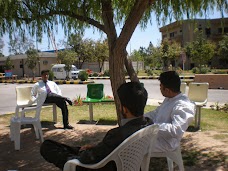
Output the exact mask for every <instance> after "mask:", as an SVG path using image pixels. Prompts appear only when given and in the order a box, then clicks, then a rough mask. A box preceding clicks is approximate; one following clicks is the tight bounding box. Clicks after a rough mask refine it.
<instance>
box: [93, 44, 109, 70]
mask: <svg viewBox="0 0 228 171" xmlns="http://www.w3.org/2000/svg"><path fill="white" fill-rule="evenodd" d="M94 44H95V49H94V58H95V59H96V60H97V62H98V65H99V71H100V72H101V70H102V68H103V66H104V62H105V61H108V59H109V50H108V42H107V40H104V41H101V40H99V41H96V42H94Z"/></svg>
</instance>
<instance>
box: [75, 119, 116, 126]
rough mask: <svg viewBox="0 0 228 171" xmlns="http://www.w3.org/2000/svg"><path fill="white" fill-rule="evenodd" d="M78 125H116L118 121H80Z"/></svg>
mask: <svg viewBox="0 0 228 171" xmlns="http://www.w3.org/2000/svg"><path fill="white" fill-rule="evenodd" d="M77 124H95V125H116V124H117V121H114V120H106V119H99V120H98V121H94V120H93V121H89V120H80V121H78V122H77Z"/></svg>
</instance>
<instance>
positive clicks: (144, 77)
mask: <svg viewBox="0 0 228 171" xmlns="http://www.w3.org/2000/svg"><path fill="white" fill-rule="evenodd" d="M138 78H139V79H158V78H159V76H138ZM194 78H195V76H180V79H181V80H182V81H183V82H187V83H189V82H193V81H194ZM103 79H106V80H108V79H110V77H89V81H78V80H76V81H65V80H56V81H54V82H55V83H56V84H89V83H94V81H92V80H103ZM125 79H130V77H129V76H126V77H125ZM36 82H37V81H32V80H31V81H28V80H16V81H15V80H0V83H12V84H14V83H18V84H23V83H31V84H33V83H36Z"/></svg>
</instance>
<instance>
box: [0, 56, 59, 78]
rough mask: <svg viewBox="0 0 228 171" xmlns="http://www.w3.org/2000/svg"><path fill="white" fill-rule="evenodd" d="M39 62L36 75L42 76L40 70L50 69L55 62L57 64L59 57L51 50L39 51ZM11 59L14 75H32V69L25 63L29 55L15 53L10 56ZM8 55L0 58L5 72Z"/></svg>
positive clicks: (0, 69) (0, 65)
mask: <svg viewBox="0 0 228 171" xmlns="http://www.w3.org/2000/svg"><path fill="white" fill-rule="evenodd" d="M38 54H39V62H38V65H37V66H36V71H35V75H36V76H40V72H41V71H42V70H45V69H50V68H51V67H52V65H53V64H56V62H57V57H56V54H55V53H49V52H39V53H38ZM9 57H10V60H11V61H12V63H13V69H12V73H13V75H17V76H18V77H23V76H25V75H27V76H30V77H31V76H32V75H33V74H32V71H31V70H30V69H29V68H28V67H27V65H26V64H25V62H26V59H27V55H26V54H23V55H13V56H9ZM6 59H7V57H1V58H0V72H4V65H5V61H6Z"/></svg>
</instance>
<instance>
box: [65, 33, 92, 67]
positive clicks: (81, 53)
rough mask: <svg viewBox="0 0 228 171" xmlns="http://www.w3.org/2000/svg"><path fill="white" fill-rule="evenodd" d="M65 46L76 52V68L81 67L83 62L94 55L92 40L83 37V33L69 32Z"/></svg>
mask: <svg viewBox="0 0 228 171" xmlns="http://www.w3.org/2000/svg"><path fill="white" fill-rule="evenodd" d="M66 47H67V48H69V49H71V50H73V51H74V52H76V54H77V56H75V58H76V61H77V65H78V68H82V65H83V63H84V62H86V61H87V62H88V61H91V60H92V59H93V55H94V41H93V40H91V39H83V34H81V33H75V34H70V36H69V37H68V40H67V42H66Z"/></svg>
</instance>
